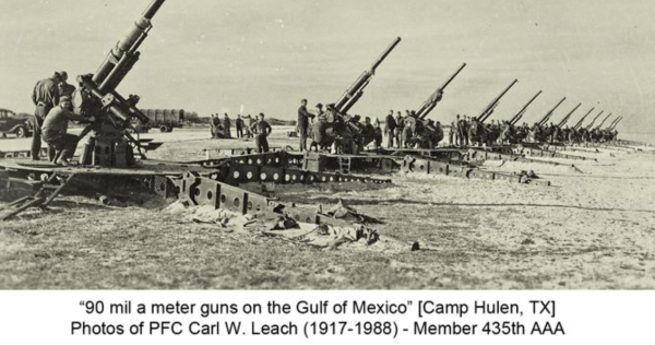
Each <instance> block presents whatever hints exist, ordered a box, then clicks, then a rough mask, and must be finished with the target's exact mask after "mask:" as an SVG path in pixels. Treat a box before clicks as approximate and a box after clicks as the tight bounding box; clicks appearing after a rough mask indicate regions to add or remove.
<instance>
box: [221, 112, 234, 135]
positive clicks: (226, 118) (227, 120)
mask: <svg viewBox="0 0 655 345" xmlns="http://www.w3.org/2000/svg"><path fill="white" fill-rule="evenodd" d="M222 125H223V129H224V130H225V137H226V138H232V133H231V132H230V128H231V127H232V122H231V121H230V117H229V116H227V113H225V114H224V115H223V121H222Z"/></svg>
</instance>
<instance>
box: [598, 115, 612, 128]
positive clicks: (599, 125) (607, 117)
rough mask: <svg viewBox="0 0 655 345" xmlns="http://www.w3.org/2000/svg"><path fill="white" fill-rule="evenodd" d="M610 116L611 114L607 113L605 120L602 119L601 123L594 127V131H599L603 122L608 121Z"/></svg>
mask: <svg viewBox="0 0 655 345" xmlns="http://www.w3.org/2000/svg"><path fill="white" fill-rule="evenodd" d="M610 116H612V113H609V114H608V115H607V116H605V118H604V119H603V121H601V122H600V123H599V124H598V126H596V127H595V128H594V129H596V130H600V127H603V125H604V124H605V121H607V119H609V118H610Z"/></svg>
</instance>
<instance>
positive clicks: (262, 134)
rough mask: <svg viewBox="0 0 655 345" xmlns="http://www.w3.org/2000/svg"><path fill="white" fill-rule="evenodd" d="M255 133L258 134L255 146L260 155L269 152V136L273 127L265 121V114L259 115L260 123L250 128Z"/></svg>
mask: <svg viewBox="0 0 655 345" xmlns="http://www.w3.org/2000/svg"><path fill="white" fill-rule="evenodd" d="M250 129H251V130H252V131H253V132H254V133H257V136H256V137H255V145H256V146H257V150H259V153H265V152H268V139H267V138H268V135H269V134H271V132H272V131H273V129H272V128H271V125H269V124H268V122H266V121H265V120H264V113H259V121H257V122H255V123H254V124H253V125H252V127H251V128H250Z"/></svg>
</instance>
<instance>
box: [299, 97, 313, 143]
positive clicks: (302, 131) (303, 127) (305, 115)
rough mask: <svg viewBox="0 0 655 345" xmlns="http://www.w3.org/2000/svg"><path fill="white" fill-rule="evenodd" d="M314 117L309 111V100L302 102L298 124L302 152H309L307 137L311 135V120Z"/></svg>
mask: <svg viewBox="0 0 655 345" xmlns="http://www.w3.org/2000/svg"><path fill="white" fill-rule="evenodd" d="M313 116H314V115H312V114H310V113H309V111H307V100H306V99H303V100H301V101H300V107H298V122H297V123H296V130H297V131H298V137H299V138H300V152H303V151H307V135H308V134H309V119H310V118H312V117H313Z"/></svg>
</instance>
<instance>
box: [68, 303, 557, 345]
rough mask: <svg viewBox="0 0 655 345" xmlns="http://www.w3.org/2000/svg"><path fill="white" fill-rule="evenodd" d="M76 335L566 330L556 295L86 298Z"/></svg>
mask: <svg viewBox="0 0 655 345" xmlns="http://www.w3.org/2000/svg"><path fill="white" fill-rule="evenodd" d="M79 306H80V308H81V309H82V310H83V312H82V313H81V315H82V316H84V318H82V319H79V320H73V321H71V322H70V335H71V336H94V335H104V336H107V335H109V336H206V337H222V336H225V337H243V336H247V337H252V336H291V337H305V338H314V337H322V336H326V337H327V336H329V337H334V336H345V335H347V336H353V335H355V336H385V337H389V338H398V337H403V336H406V335H411V336H438V335H450V336H452V335H456V336H457V335H462V336H467V335H478V336H480V335H481V336H498V335H503V336H515V335H517V336H526V335H527V336H530V335H532V336H561V335H566V327H565V325H564V322H562V321H561V320H559V319H558V314H557V305H556V301H554V300H534V299H526V300H524V301H509V302H508V301H500V300H471V301H465V302H456V303H451V302H443V301H434V300H405V301H393V302H390V301H383V302H377V301H376V302H371V301H367V300H362V299H357V300H355V299H353V300H338V301H332V300H327V299H324V300H305V299H299V300H297V301H294V302H291V303H289V302H287V301H285V302H278V301H275V300H269V301H265V302H262V303H229V302H228V303H212V302H207V303H195V302H194V303H187V302H182V301H171V302H168V303H153V302H148V303H143V302H139V301H136V300H128V301H121V302H113V301H107V300H85V301H80V302H79Z"/></svg>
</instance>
